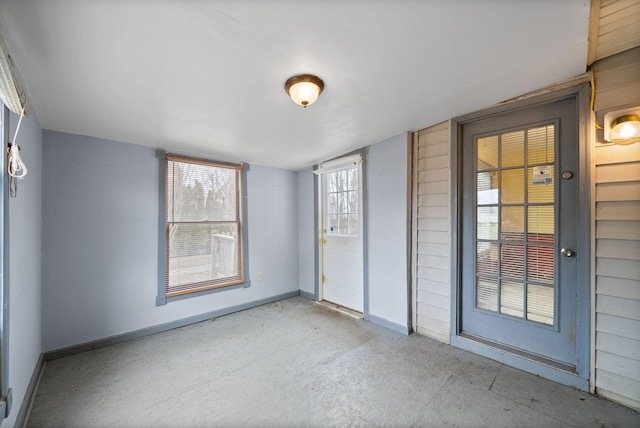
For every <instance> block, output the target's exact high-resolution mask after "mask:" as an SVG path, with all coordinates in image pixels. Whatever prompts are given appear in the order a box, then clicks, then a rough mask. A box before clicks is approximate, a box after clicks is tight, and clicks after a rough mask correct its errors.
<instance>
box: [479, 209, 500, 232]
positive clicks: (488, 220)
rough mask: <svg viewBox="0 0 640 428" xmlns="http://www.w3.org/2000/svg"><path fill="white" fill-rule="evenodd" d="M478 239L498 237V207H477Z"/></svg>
mask: <svg viewBox="0 0 640 428" xmlns="http://www.w3.org/2000/svg"><path fill="white" fill-rule="evenodd" d="M477 227H478V229H477V234H478V236H477V237H478V239H498V207H478V217H477Z"/></svg>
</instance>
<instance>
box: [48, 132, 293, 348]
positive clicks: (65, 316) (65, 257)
mask: <svg viewBox="0 0 640 428" xmlns="http://www.w3.org/2000/svg"><path fill="white" fill-rule="evenodd" d="M43 139H44V142H43V213H44V214H43V215H44V223H43V238H42V239H43V240H42V245H43V263H42V278H43V284H42V317H43V336H44V337H43V340H44V346H43V347H44V351H51V350H55V349H60V348H64V347H68V346H73V345H77V344H81V343H86V342H92V341H96V340H100V339H103V338H107V337H111V336H115V335H119V334H123V333H127V332H132V331H136V330H141V329H145V328H148V327H152V326H155V325H160V324H165V323H170V322H173V321H176V320H181V319H185V318H190V317H194V316H197V315H200V314H205V313H210V312H213V311H218V310H223V309H225V308H229V307H236V306H239V305H242V304H245V303H248V302H253V301H258V300H261V299H266V298H269V297H273V296H278V295H282V294H286V293H288V292H293V291H298V290H299V286H298V281H299V278H298V240H297V227H298V204H297V198H298V183H297V176H296V173H295V172H293V171H285V170H280V169H275V168H267V167H261V166H257V165H250V169H249V171H248V172H247V197H248V200H247V206H248V220H247V223H248V233H249V242H248V247H249V269H250V270H249V278H250V279H251V286H250V287H248V288H237V289H233V290H224V291H220V292H218V293H212V294H207V295H202V296H198V297H195V298H188V299H184V300H180V301H174V302H171V303H169V304H167V305H166V306H161V307H156V305H155V296H156V292H157V242H158V238H157V233H158V232H157V231H158V226H157V224H158V173H159V165H160V161H159V159H158V158H157V157H156V152H155V150H154V149H151V148H148V147H142V146H137V145H133V144H124V143H119V142H115V141H108V140H102V139H97V138H90V137H85V136H79V135H71V134H65V133H60V132H53V131H45V132H44V133H43ZM259 272H263V274H264V280H263V281H258V273H259Z"/></svg>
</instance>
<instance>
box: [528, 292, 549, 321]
mask: <svg viewBox="0 0 640 428" xmlns="http://www.w3.org/2000/svg"><path fill="white" fill-rule="evenodd" d="M553 295H554V292H553V288H551V287H541V286H538V285H531V284H529V285H528V286H527V319H528V320H530V321H536V322H541V323H543V324H549V325H553V305H554V302H553V300H554V297H553Z"/></svg>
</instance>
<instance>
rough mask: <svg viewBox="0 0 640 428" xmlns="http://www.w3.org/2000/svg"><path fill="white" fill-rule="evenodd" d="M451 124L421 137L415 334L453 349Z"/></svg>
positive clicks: (442, 124)
mask: <svg viewBox="0 0 640 428" xmlns="http://www.w3.org/2000/svg"><path fill="white" fill-rule="evenodd" d="M449 140H450V133H449V124H448V123H446V122H445V123H441V124H439V125H436V126H433V127H431V128H427V129H424V130H422V131H419V132H417V133H416V141H417V143H416V144H417V148H416V153H417V157H418V159H417V162H416V172H415V177H416V183H415V186H414V189H415V190H414V191H415V192H416V194H417V198H416V204H417V210H416V211H417V223H416V224H417V228H418V230H417V257H416V264H417V266H414V269H416V291H417V292H416V326H415V328H416V332H417V333H419V334H422V335H425V336H429V337H432V338H435V339H438V340H440V341H443V342H446V343H449V331H450V329H449V324H450V323H449V315H450V292H449V290H450V287H449V277H450V274H449V269H450V257H449V249H450V243H451V233H450V217H449V212H450V208H449V203H450V202H449V201H450V179H449V177H450V169H449Z"/></svg>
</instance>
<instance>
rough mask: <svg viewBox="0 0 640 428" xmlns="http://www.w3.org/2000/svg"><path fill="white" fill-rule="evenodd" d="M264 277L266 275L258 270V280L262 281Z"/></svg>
mask: <svg viewBox="0 0 640 428" xmlns="http://www.w3.org/2000/svg"><path fill="white" fill-rule="evenodd" d="M263 279H264V275H262V272H258V281H262V280H263Z"/></svg>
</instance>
